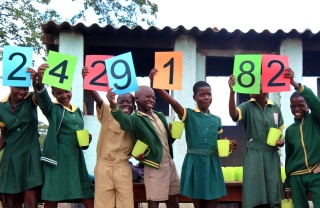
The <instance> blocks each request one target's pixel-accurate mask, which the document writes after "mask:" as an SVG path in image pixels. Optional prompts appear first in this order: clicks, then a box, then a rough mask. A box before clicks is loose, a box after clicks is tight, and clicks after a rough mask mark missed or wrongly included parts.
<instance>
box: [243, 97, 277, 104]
mask: <svg viewBox="0 0 320 208" xmlns="http://www.w3.org/2000/svg"><path fill="white" fill-rule="evenodd" d="M266 100H267V105H275V104H274V102H272V101H271V100H269V99H268V98H266ZM249 102H256V99H254V98H251V99H250V100H249Z"/></svg>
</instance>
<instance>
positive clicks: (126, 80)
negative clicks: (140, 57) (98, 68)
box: [106, 52, 138, 95]
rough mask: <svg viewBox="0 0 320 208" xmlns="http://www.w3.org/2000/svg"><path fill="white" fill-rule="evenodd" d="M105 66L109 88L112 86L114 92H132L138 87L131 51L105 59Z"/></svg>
mask: <svg viewBox="0 0 320 208" xmlns="http://www.w3.org/2000/svg"><path fill="white" fill-rule="evenodd" d="M106 68H107V74H108V80H109V85H110V88H113V92H115V93H116V94H118V95H120V94H124V93H128V92H134V91H136V90H137V89H138V83H137V77H136V72H135V69H134V65H133V60H132V55H131V52H128V53H124V54H121V55H118V56H115V57H112V58H109V59H107V60H106Z"/></svg>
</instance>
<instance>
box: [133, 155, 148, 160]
mask: <svg viewBox="0 0 320 208" xmlns="http://www.w3.org/2000/svg"><path fill="white" fill-rule="evenodd" d="M145 158H146V156H145V155H144V154H140V155H138V156H137V157H134V159H136V160H138V161H141V160H144V159H145Z"/></svg>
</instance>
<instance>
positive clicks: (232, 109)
mask: <svg viewBox="0 0 320 208" xmlns="http://www.w3.org/2000/svg"><path fill="white" fill-rule="evenodd" d="M228 84H229V88H230V96H229V115H230V117H231V118H232V120H238V118H239V112H238V111H237V109H236V101H235V99H234V95H235V92H234V91H233V85H234V84H235V77H234V75H233V74H232V75H230V76H229V81H228Z"/></svg>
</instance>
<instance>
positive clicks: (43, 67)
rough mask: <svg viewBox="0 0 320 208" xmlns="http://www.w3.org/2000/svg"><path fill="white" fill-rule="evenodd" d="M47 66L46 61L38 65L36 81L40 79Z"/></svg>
mask: <svg viewBox="0 0 320 208" xmlns="http://www.w3.org/2000/svg"><path fill="white" fill-rule="evenodd" d="M48 67H49V64H47V63H44V64H41V65H40V66H39V67H38V81H39V80H41V81H42V78H43V74H44V71H45V70H46V69H47V68H48Z"/></svg>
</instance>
